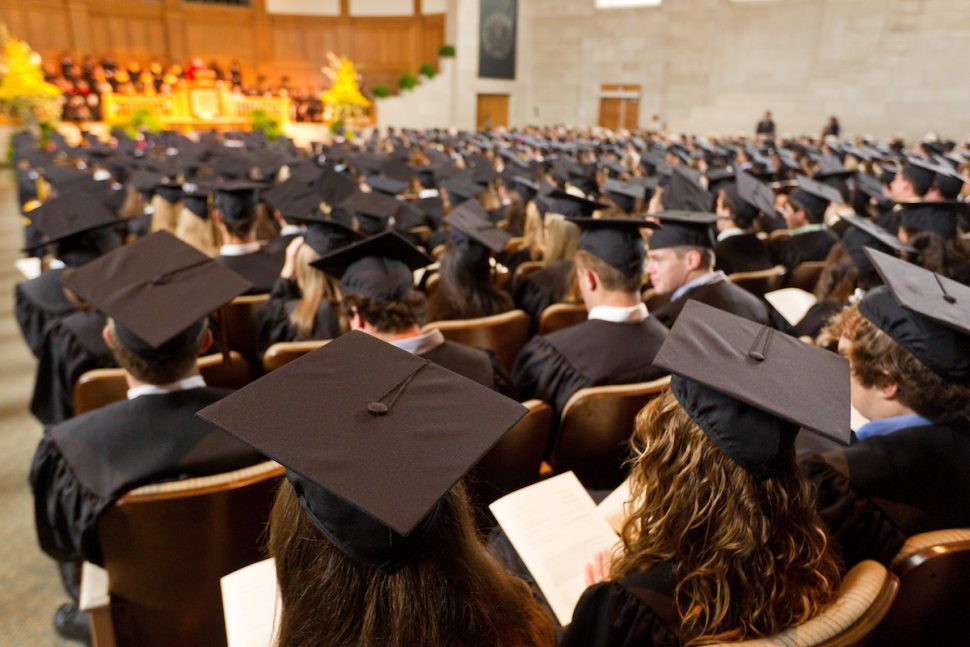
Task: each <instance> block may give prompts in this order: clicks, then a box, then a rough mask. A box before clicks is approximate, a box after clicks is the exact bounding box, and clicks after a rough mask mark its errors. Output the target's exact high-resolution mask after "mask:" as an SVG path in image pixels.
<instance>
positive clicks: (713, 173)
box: [704, 167, 736, 194]
mask: <svg viewBox="0 0 970 647" xmlns="http://www.w3.org/2000/svg"><path fill="white" fill-rule="evenodd" d="M704 175H705V176H706V177H707V189H708V191H710V192H711V193H715V194H716V193H717V191H718V190H719V189H721V188H723V187H724V186H725V185H727V184H730V183H731V182H734V181H735V175H736V174H735V172H734V168H732V167H727V168H712V169H709V170H708V171H707V172H706V173H705V174H704Z"/></svg>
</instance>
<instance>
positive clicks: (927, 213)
mask: <svg viewBox="0 0 970 647" xmlns="http://www.w3.org/2000/svg"><path fill="white" fill-rule="evenodd" d="M901 206H902V208H903V209H902V216H901V218H900V221H899V222H900V225H902V226H903V227H904V228H906V229H909V230H911V231H916V230H925V231H933V232H936V233H937V234H939V235H940V236H942V237H943V238H946V239H950V238H954V237H956V235H957V224H958V221H959V215H960V214H961V213H967V212H968V211H970V204H968V203H966V202H962V201H960V200H940V201H933V202H906V203H903V204H902V205H901Z"/></svg>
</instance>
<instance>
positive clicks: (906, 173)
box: [880, 156, 938, 241]
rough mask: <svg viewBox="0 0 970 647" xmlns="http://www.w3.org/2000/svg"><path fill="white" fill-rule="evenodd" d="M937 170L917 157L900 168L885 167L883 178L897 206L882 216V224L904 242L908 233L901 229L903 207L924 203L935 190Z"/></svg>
mask: <svg viewBox="0 0 970 647" xmlns="http://www.w3.org/2000/svg"><path fill="white" fill-rule="evenodd" d="M937 170H938V169H937V167H936V165H935V164H933V163H931V162H929V161H928V160H924V159H923V158H920V157H915V156H911V157H907V158H906V159H905V160H904V161H903V163H902V165H901V166H899V167H898V168H897V167H895V166H883V173H882V176H881V177H882V180H883V183H884V184H885V185H887V186H888V193H889V197H890V198H891V199H892V201H893V202H895V203H896V206H895V207H894V208H893V210H892V211H891V212H889V213H887V214H884V215H883V216H882V219H881V220H880V224H882V225H883V226H885V227H887V228H889V229H893V231H894V233H897V235H898V236H899V237H900V239H902V240H903V241H905V240H906V232H904V231H902V230H901V229H900V227H901V220H902V209H903V205H908V204H914V203H916V204H919V203H922V201H923V198H924V197H925V196H926V194H927V193H928V192H929V191H930V189H932V188H933V182H934V180H935V179H936V171H937ZM926 213H927V214H932V209H931V208H928V209H927V210H926ZM928 217H931V215H929V216H928Z"/></svg>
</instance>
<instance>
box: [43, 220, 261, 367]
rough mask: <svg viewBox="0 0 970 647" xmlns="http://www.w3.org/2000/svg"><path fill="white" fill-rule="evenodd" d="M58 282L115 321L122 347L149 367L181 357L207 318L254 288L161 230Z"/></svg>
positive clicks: (105, 256) (66, 275)
mask: <svg viewBox="0 0 970 647" xmlns="http://www.w3.org/2000/svg"><path fill="white" fill-rule="evenodd" d="M61 282H62V283H63V284H64V286H65V287H67V288H68V289H70V290H72V291H73V292H75V293H76V294H78V295H79V296H80V297H81V298H82V299H84V300H85V301H86V302H87V303H90V304H91V305H92V306H94V307H95V308H97V309H98V310H100V311H101V312H103V313H104V314H106V315H108V316H109V317H111V318H112V319H114V321H115V331H116V332H117V334H118V337H119V339H120V340H121V341H122V343H124V345H125V347H126V348H128V349H129V350H131V351H132V352H134V353H136V354H137V355H139V356H140V357H142V358H143V359H145V360H147V361H150V362H152V361H164V359H165V358H167V357H169V356H171V355H172V354H176V353H179V352H181V350H182V349H183V348H184V346H185V344H186V343H188V342H190V341H191V340H193V339H195V337H196V336H198V334H199V333H200V332H201V331H202V328H203V326H204V317H205V316H206V315H208V314H209V313H210V312H212V311H213V310H215V309H216V308H218V307H220V306H222V305H224V304H225V303H227V302H229V301H230V300H232V299H233V298H235V297H237V296H239V295H240V294H242V293H243V292H245V291H246V290H248V289H250V288H251V287H252V285H251V284H250V283H249V281H247V280H246V279H244V278H243V277H241V276H239V275H238V274H236V273H235V272H233V271H232V270H230V269H229V268H228V267H226V266H225V265H223V264H221V263H218V262H216V261H214V260H213V259H211V258H209V257H208V256H206V255H205V254H203V253H202V252H200V251H198V250H197V249H195V248H194V247H192V246H191V245H188V244H186V243H183V242H182V241H180V240H179V239H178V238H176V237H175V236H173V235H172V234H169V233H168V232H165V231H159V232H155V233H154V234H151V235H149V236H145V237H144V238H142V239H140V240H137V241H135V242H134V243H131V244H130V245H126V246H124V247H122V248H120V249H117V250H115V251H113V252H110V253H108V254H105V255H104V256H102V257H101V258H99V259H97V260H95V261H92V262H91V263H88V264H87V265H85V266H84V267H81V268H79V269H77V270H75V271H74V272H72V273H70V274H65V275H64V276H63V277H62V278H61Z"/></svg>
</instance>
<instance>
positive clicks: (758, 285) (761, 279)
mask: <svg viewBox="0 0 970 647" xmlns="http://www.w3.org/2000/svg"><path fill="white" fill-rule="evenodd" d="M786 272H787V270H786V269H785V266H784V265H775V266H774V267H769V268H768V269H766V270H758V271H756V272H735V273H734V274H729V275H728V280H729V281H730V282H731V283H734V284H735V285H737V286H740V287H742V288H744V289H745V290H747V291H748V292H750V293H751V294H753V295H755V296H756V297H758V298H759V299H761V298H764V296H765V293H766V292H771V291H772V290H777V289H779V288H781V286H782V285H784V283H785V274H786Z"/></svg>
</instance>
